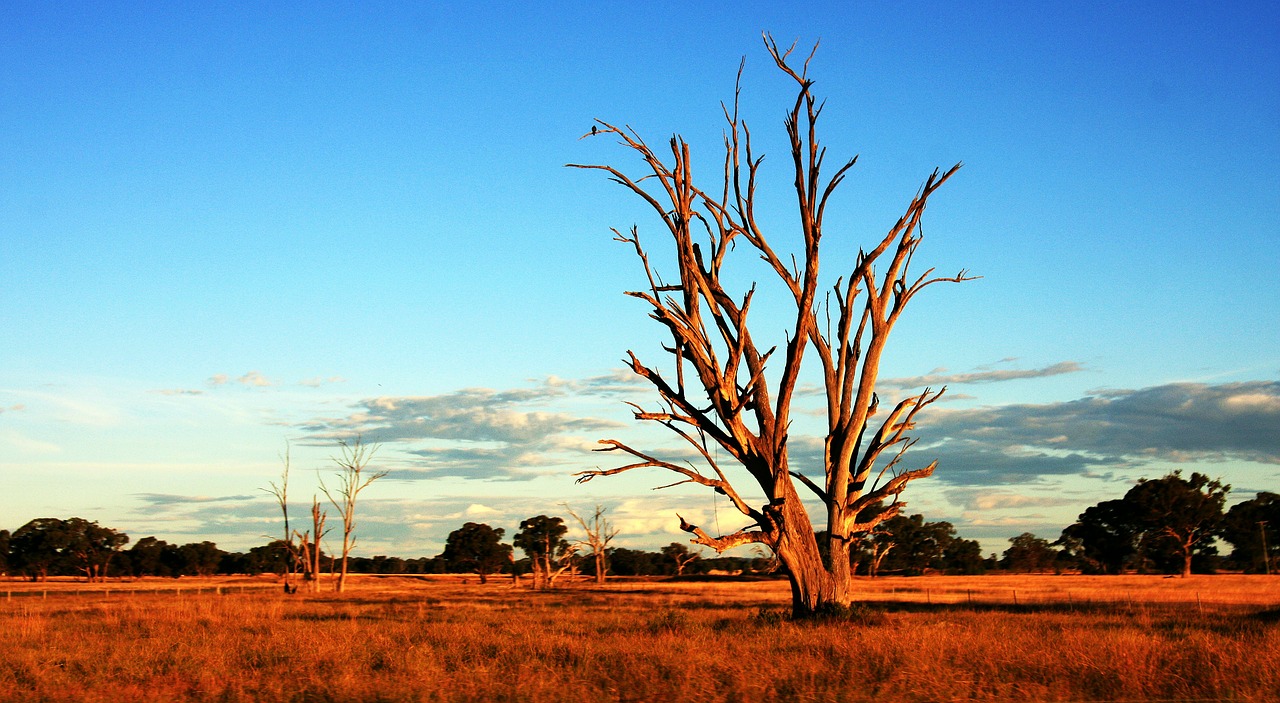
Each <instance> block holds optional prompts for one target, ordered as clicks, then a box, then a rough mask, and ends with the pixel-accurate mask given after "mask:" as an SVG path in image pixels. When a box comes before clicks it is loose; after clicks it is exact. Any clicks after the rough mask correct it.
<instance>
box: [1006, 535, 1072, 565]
mask: <svg viewBox="0 0 1280 703" xmlns="http://www.w3.org/2000/svg"><path fill="white" fill-rule="evenodd" d="M1057 563H1058V552H1057V551H1055V550H1054V549H1053V547H1052V546H1051V545H1050V544H1049V541H1048V540H1044V539H1040V538H1039V537H1036V536H1035V535H1033V534H1031V533H1030V532H1023V533H1022V534H1020V535H1018V536H1017V537H1011V538H1010V539H1009V548H1008V549H1006V550H1004V556H1003V558H1001V560H1000V565H1001V566H1002V567H1004V568H1005V569H1007V570H1009V571H1021V572H1027V573H1039V572H1041V571H1048V570H1051V569H1053V568H1054V567H1055V566H1056V565H1057Z"/></svg>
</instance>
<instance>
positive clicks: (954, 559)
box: [942, 537, 987, 576]
mask: <svg viewBox="0 0 1280 703" xmlns="http://www.w3.org/2000/svg"><path fill="white" fill-rule="evenodd" d="M942 564H943V569H944V570H945V571H946V572H947V573H948V574H961V575H965V576H976V575H978V574H981V573H984V572H985V571H986V570H987V568H986V564H987V562H986V560H985V559H983V558H982V545H981V544H979V543H978V541H977V540H972V539H960V538H959V537H957V538H955V539H953V540H951V542H950V544H948V545H947V547H946V549H944V550H942Z"/></svg>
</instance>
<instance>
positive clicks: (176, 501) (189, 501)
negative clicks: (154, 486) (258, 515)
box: [133, 493, 259, 506]
mask: <svg viewBox="0 0 1280 703" xmlns="http://www.w3.org/2000/svg"><path fill="white" fill-rule="evenodd" d="M133 496H134V497H135V498H138V499H139V500H141V501H143V502H145V503H147V504H149V505H153V506H163V505H195V504H199V503H226V502H241V501H246V500H255V499H257V498H258V497H259V496H253V495H234V496H185V495H178V494H175V493H134V494H133Z"/></svg>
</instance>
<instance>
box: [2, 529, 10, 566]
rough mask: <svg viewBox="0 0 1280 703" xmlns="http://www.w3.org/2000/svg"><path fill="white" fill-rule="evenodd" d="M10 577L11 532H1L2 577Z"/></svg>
mask: <svg viewBox="0 0 1280 703" xmlns="http://www.w3.org/2000/svg"><path fill="white" fill-rule="evenodd" d="M8 575H9V531H8V530H0V576H8Z"/></svg>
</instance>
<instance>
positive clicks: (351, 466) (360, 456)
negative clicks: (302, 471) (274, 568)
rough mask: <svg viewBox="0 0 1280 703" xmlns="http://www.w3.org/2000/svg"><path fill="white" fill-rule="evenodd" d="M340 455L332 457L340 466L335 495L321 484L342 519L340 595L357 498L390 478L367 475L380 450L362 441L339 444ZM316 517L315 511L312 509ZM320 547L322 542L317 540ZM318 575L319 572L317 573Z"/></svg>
mask: <svg viewBox="0 0 1280 703" xmlns="http://www.w3.org/2000/svg"><path fill="white" fill-rule="evenodd" d="M338 447H339V455H338V456H335V457H332V459H333V462H334V463H335V464H337V465H338V486H337V488H336V489H335V490H334V491H330V490H329V487H328V486H326V485H325V484H324V481H323V480H322V481H320V491H321V492H322V493H324V495H325V497H326V498H328V499H329V502H330V503H332V504H333V507H335V508H337V510H338V513H339V514H340V515H341V516H342V557H341V560H342V561H341V568H340V570H339V571H338V582H337V584H336V586H335V587H334V590H336V591H337V592H338V593H342V592H343V591H345V590H346V588H347V557H348V556H349V555H350V554H351V548H352V547H353V546H355V529H356V498H357V497H358V496H359V495H360V491H363V490H364V489H365V488H366V487H367V486H368V485H369V484H371V483H373V482H374V481H377V480H378V479H380V478H382V477H384V476H386V475H387V473H388V472H386V471H374V472H372V473H365V469H366V468H368V466H369V462H370V461H372V460H373V455H374V454H376V453H377V451H378V447H377V446H372V447H371V446H369V445H367V444H365V443H364V441H363V440H362V439H361V438H360V437H358V436H357V437H356V438H355V441H353V442H351V443H348V442H347V441H346V440H340V441H339V442H338ZM313 514H314V509H313ZM316 542H317V544H318V543H319V540H318V539H317V540H316ZM316 562H317V564H318V563H319V548H318V547H317V549H316ZM317 572H318V570H317Z"/></svg>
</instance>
